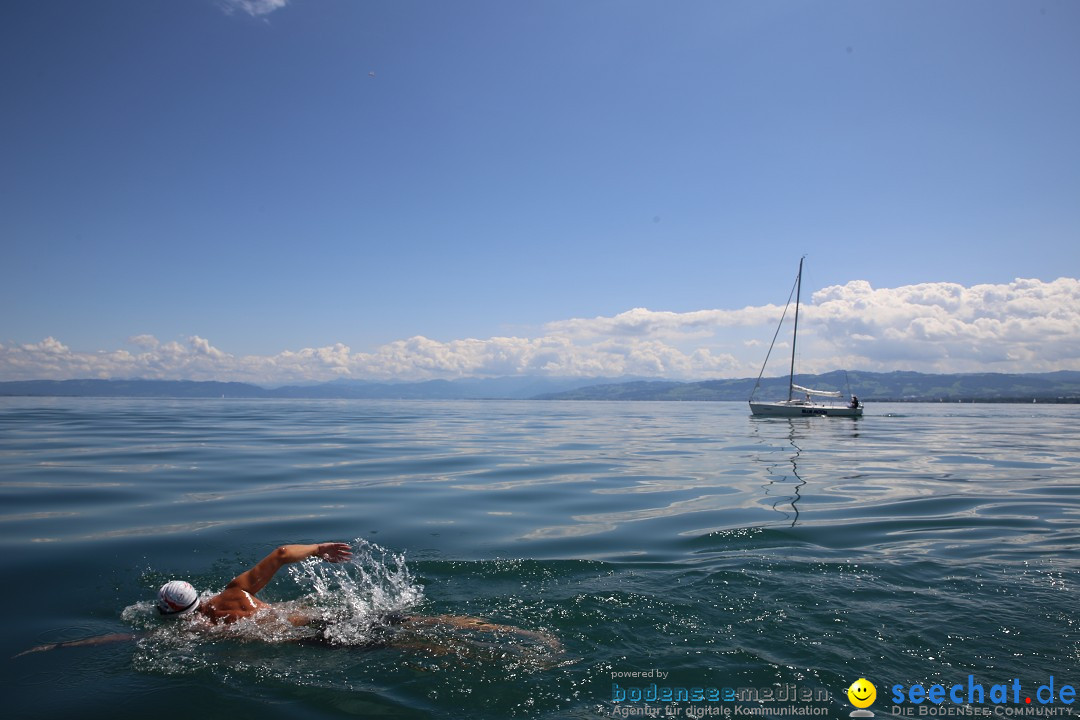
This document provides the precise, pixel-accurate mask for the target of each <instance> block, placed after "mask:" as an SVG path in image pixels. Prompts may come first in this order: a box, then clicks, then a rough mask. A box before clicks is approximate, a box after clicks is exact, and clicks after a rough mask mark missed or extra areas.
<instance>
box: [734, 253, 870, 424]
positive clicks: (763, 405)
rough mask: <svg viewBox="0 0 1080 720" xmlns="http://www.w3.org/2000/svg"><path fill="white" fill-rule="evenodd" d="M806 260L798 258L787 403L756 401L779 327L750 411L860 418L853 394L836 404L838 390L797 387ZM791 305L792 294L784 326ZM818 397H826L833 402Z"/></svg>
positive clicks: (857, 400) (759, 413)
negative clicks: (797, 348)
mask: <svg viewBox="0 0 1080 720" xmlns="http://www.w3.org/2000/svg"><path fill="white" fill-rule="evenodd" d="M805 259H806V258H805V257H803V258H800V259H799V275H798V276H797V277H796V279H795V327H794V329H793V330H792V332H791V371H790V373H789V374H788V396H787V400H775V401H772V402H758V401H755V400H754V395H756V394H757V390H758V386H759V385H761V376H762V375H764V374H765V365H766V364H768V362H769V355H771V354H772V349H773V345H775V344H776V337H777V335H779V334H780V327H777V328H776V335H773V341H772V344H770V345H769V352H768V353H766V354H765V363H764V364H762V366H761V372H760V373H758V379H757V383H755V384H754V391H753V392H752V393H750V412H751V413H752V414H754V415H766V416H770V415H771V416H773V417H809V416H814V415H821V416H825V417H860V416H861V415H862V414H863V406H862V403H860V402H859V399H858V398H857V397H855V396H854V395H852V396H851V402H849V403H844V402H836V400H839V399H840V398H842V397H843V395H841V394H840V392H838V391H832V390H814V389H812V388H808V387H803V386H802V385H796V384H795V341H796V340H797V339H798V336H799V300H800V296H801V295H802V269H803V260H805ZM790 305H791V296H790V295H789V296H788V305H787V306H785V307H784V314H783V315H782V316H781V317H780V323H781V325H783V322H784V317H786V316H787V309H788V306H790ZM796 395H798V396H796ZM818 398H826V399H828V400H831V402H827V401H823V400H820V399H818Z"/></svg>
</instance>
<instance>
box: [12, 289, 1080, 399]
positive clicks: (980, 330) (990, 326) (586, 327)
mask: <svg viewBox="0 0 1080 720" xmlns="http://www.w3.org/2000/svg"><path fill="white" fill-rule="evenodd" d="M803 311H804V314H803V316H802V317H803V318H804V319H805V322H800V328H802V330H801V331H800V334H799V340H800V360H799V369H800V370H802V371H805V372H818V371H825V370H831V369H836V368H851V369H862V370H921V371H925V372H969V371H987V372H1037V371H1051V370H1064V369H1074V370H1075V369H1080V280H1077V279H1074V278H1059V279H1058V280H1055V281H1053V282H1042V281H1040V280H1016V281H1014V282H1011V283H1008V284H1001V285H975V286H973V287H964V286H962V285H957V284H955V283H924V284H919V285H908V286H904V287H899V288H883V289H875V288H873V287H871V286H870V284H869V283H867V282H865V281H862V280H856V281H852V282H849V283H847V284H846V285H838V286H834V287H828V288H824V289H822V290H819V291H818V292H816V293H814V294H813V296H812V298H811V300H810V302H808V303H807V304H806V305H804V307H803ZM782 312H783V308H780V307H777V306H774V305H765V306H761V307H746V308H742V309H741V310H700V311H695V312H688V313H674V312H658V311H651V310H647V309H644V308H635V309H633V310H628V311H627V312H624V313H620V314H618V315H616V316H614V317H598V318H591V319H581V318H577V319H569V320H560V321H557V322H552V323H549V324H548V325H546V326H545V327H544V328H543V331H542V332H541V333H540V335H539V336H538V337H492V338H487V339H473V338H468V339H461V340H451V341H448V342H441V341H437V340H432V339H430V338H425V337H412V338H409V339H406V340H398V341H395V342H392V343H388V344H386V345H383V346H382V347H379V348H376V349H375V350H374V351H372V352H354V351H353V350H352V349H350V348H349V347H348V346H346V345H343V344H341V343H338V344H335V345H329V346H326V347H320V348H303V349H300V350H285V351H283V352H280V353H278V354H277V355H233V354H231V353H228V352H226V351H224V350H221V349H219V348H218V347H215V346H214V345H213V344H211V343H210V341H209V340H207V339H205V338H202V337H198V336H193V337H190V338H188V339H186V340H185V341H183V342H177V341H170V342H162V341H160V340H158V339H157V338H156V337H154V336H152V335H136V336H134V337H132V338H130V339H129V340H128V342H129V344H130V346H131V349H130V350H127V349H120V350H109V351H97V352H78V351H73V350H71V349H70V348H69V347H67V346H66V345H64V344H63V343H62V342H60V341H58V340H56V339H54V338H46V339H45V340H43V341H41V342H39V343H32V344H26V345H7V346H4V345H0V380H26V379H37V378H51V379H66V378H157V379H191V380H211V379H213V380H238V381H245V382H253V383H258V384H266V385H274V384H285V383H293V382H303V381H312V380H332V379H337V378H364V379H381V380H390V379H402V380H415V379H428V378H460V377H492V376H505V375H550V376H587V377H591V376H609V377H615V376H620V375H642V376H653V377H668V378H676V379H692V378H708V377H746V376H752V375H756V374H757V371H758V369H759V366H760V363H761V360H762V355H763V353H764V346H765V343H766V342H767V341H768V340H769V339H771V337H772V333H773V331H774V329H775V324H776V321H777V320H778V319H779V317H780V315H781V313H782ZM783 338H784V336H783V335H781V342H786V340H784V339H783ZM784 352H785V349H784V348H783V347H781V344H779V343H778V346H777V348H776V350H775V351H774V357H776V358H779V359H780V360H783V357H782V356H783V354H784ZM784 362H786V360H785V361H784ZM780 364H783V363H780ZM783 370H784V369H783V368H780V367H779V365H778V366H777V367H776V368H775V371H773V370H772V368H770V372H769V373H768V374H783V372H782V371H783Z"/></svg>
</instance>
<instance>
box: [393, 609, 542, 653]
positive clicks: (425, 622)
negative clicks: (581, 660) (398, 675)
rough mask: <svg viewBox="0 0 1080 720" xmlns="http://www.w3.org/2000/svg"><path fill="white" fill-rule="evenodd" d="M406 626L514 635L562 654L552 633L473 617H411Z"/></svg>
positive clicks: (406, 620)
mask: <svg viewBox="0 0 1080 720" xmlns="http://www.w3.org/2000/svg"><path fill="white" fill-rule="evenodd" d="M403 624H406V625H411V626H416V627H432V626H437V625H444V626H449V627H452V628H455V629H458V630H476V631H478V632H493V633H512V634H514V635H520V636H522V637H527V638H532V639H533V640H539V641H540V642H542V643H543V644H545V645H547V646H548V647H549V648H551V649H552V650H554V651H555V652H562V644H561V643H560V642H559V639H558V638H557V637H555V636H554V635H552V634H551V633H547V632H543V631H541V630H526V629H524V628H519V627H515V626H513V625H499V624H498V623H493V622H488V621H487V620H484V619H483V618H478V617H472V616H471V615H409V616H407V617H406V618H405V619H404V623H403Z"/></svg>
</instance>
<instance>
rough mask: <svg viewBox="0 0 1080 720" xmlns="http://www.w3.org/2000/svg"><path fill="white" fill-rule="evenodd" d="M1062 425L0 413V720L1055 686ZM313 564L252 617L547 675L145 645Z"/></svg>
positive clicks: (522, 707) (685, 412)
mask: <svg viewBox="0 0 1080 720" xmlns="http://www.w3.org/2000/svg"><path fill="white" fill-rule="evenodd" d="M1078 416H1080V408H1077V407H1076V406H1043V405H1025V406H1018V405H1011V406H1004V405H917V404H912V405H907V404H905V405H882V404H879V405H875V406H872V407H871V408H870V409H869V414H868V415H867V416H866V417H864V418H862V419H860V420H856V421H853V420H848V419H824V418H810V419H805V420H804V419H797V420H786V419H752V418H750V417H749V413H748V410H747V407H746V406H745V404H741V403H739V404H728V403H559V402H552V403H540V402H461V403H457V402H430V403H429V402H355V401H341V402H335V401H310V402H309V401H287V402H275V401H231V400H221V401H203V400H199V401H193V400H192V401H182V400H141V399H140V400H126V399H125V400H113V399H22V398H0V498H2V502H3V504H2V507H0V547H2V549H3V553H2V557H0V569H2V572H3V578H4V580H5V584H6V585H7V588H6V591H5V592H4V593H3V594H2V595H0V598H2V599H0V603H2V610H3V623H4V632H3V635H2V640H0V642H2V643H3V648H2V654H3V657H4V658H5V659H4V669H3V670H4V677H5V678H7V681H8V683H9V684H10V685H9V687H8V689H7V692H6V693H5V694H6V695H7V697H6V701H5V705H6V706H7V708H8V710H6V711H5V715H6V716H8V717H82V718H93V717H102V718H104V717H108V718H127V717H131V718H136V717H146V716H149V715H151V714H157V713H160V712H161V711H162V710H163V709H168V708H181V707H182V708H183V712H184V714H190V715H192V716H195V717H197V716H199V715H202V716H204V717H226V716H232V717H254V716H256V714H257V715H258V716H259V717H261V718H330V717H343V716H359V717H394V718H398V717H402V718H428V717H431V718H442V717H452V718H511V717H527V718H598V717H614V716H616V712H617V711H618V710H619V709H620V708H625V707H627V705H626V704H625V703H623V704H616V703H613V702H612V697H613V688H612V684H613V682H614V683H621V684H622V685H621V686H620V687H622V686H623V685H630V684H634V683H636V684H639V685H642V686H644V685H645V684H646V683H648V682H650V681H648V680H641V681H637V680H626V679H624V678H625V676H623V675H622V673H630V672H639V671H646V672H647V671H662V672H664V673H668V676H667V677H666V679H664V680H663V681H661V682H660V684H661V685H663V684H666V685H668V686H687V687H689V686H701V687H718V688H720V687H733V688H734V687H756V688H765V687H779V688H783V687H789V686H791V685H794V686H796V687H798V688H800V689H808V690H812V691H815V692H818V693H819V700H817V701H816V703H817V705H818V706H821V707H824V708H826V709H827V712H828V715H827V717H840V716H844V717H846V715H847V713H848V712H849V711H850V710H851V707H850V706H849V705H848V704H847V702H846V697H845V696H844V694H843V693H844V690H845V689H846V688H847V686H848V685H850V684H851V683H852V682H853V681H854V680H855V679H857V678H859V677H866V678H868V679H870V680H872V681H873V682H874V683H875V684H876V685H877V686H878V702H877V704H876V705H875V707H874V708H873V709H875V710H877V711H878V714H879V717H880V716H883V715H888V713H889V710H888V708H889V704H890V703H889V701H888V699H887V696H888V695H889V694H890V693H889V691H888V688H889V687H891V686H892V685H894V684H897V683H900V684H904V685H911V684H914V683H924V684H927V685H929V684H933V683H935V682H943V683H945V684H946V685H949V684H953V683H957V682H966V679H967V676H968V675H969V674H974V676H976V678H977V680H979V681H981V682H982V683H984V684H986V686H987V687H989V686H990V685H991V684H993V683H1005V682H1011V681H1012V679H1013V678H1018V679H1020V681H1021V683H1023V684H1024V686H1025V688H1029V689H1030V691H1031V692H1033V691H1034V688H1035V686H1037V685H1039V684H1042V683H1044V682H1045V681H1046V680H1047V678H1049V676H1050V675H1053V676H1054V677H1055V678H1057V682H1058V683H1059V684H1060V683H1065V682H1071V683H1072V684H1074V685H1078V684H1080V628H1078V627H1077V625H1076V623H1077V619H1076V615H1077V613H1076V611H1077V589H1078V582H1080V575H1078V571H1080V551H1078V548H1080V430H1078V419H1080V417H1078ZM321 540H346V541H350V542H353V543H354V546H355V547H356V549H357V560H356V562H355V563H353V564H350V565H347V566H345V565H343V566H329V565H325V564H324V565H320V566H317V567H316V566H295V567H294V568H293V572H284V571H283V572H282V573H280V574H279V575H278V578H277V579H276V580H275V581H274V582H273V583H272V584H271V585H270V586H269V587H267V588H266V590H264V591H263V593H262V594H263V595H264V596H265V597H266V598H267V599H268V600H271V601H283V602H284V601H289V602H294V603H297V604H308V605H315V606H325V607H328V608H335V609H336V610H335V611H342V612H344V611H345V610H347V612H349V613H353V615H351V616H350V617H362V616H363V613H365V612H372V611H374V610H378V609H387V608H391V609H402V610H409V611H410V612H422V613H455V614H469V615H478V616H482V617H485V618H490V619H492V620H496V621H499V622H504V623H509V624H513V625H517V626H520V627H523V628H530V629H543V630H547V631H549V632H551V633H554V634H555V635H557V636H558V637H559V638H560V639H561V641H562V645H563V648H564V651H563V652H562V653H561V654H555V653H544V652H541V651H540V650H538V649H537V648H535V647H528V646H527V644H526V643H522V642H518V641H516V640H514V639H512V638H511V639H507V638H503V637H494V638H491V637H488V638H485V637H463V638H457V639H453V638H451V639H448V640H446V641H445V643H444V644H443V645H442V646H440V647H441V650H439V651H431V650H430V649H429V650H416V649H413V650H409V649H405V650H403V649H393V648H389V649H388V648H384V649H375V650H372V649H362V648H358V647H349V646H340V647H320V646H312V645H300V644H296V643H281V642H278V643H271V642H266V640H268V639H273V638H265V637H259V636H258V632H260V631H251V632H249V633H247V634H245V633H240V634H238V635H237V636H214V637H210V638H205V637H203V638H199V637H192V636H191V635H190V634H185V633H184V632H182V631H180V630H177V626H176V625H173V626H165V627H163V626H162V624H161V623H160V622H159V621H157V620H156V619H155V618H153V616H152V611H151V609H150V602H149V600H150V598H151V597H152V596H153V593H154V590H155V589H156V587H157V586H158V585H160V584H161V583H162V582H163V581H164V580H166V579H169V578H173V577H177V578H182V579H186V580H189V581H191V582H193V583H194V584H196V586H198V587H200V588H201V589H204V590H208V591H213V590H219V589H220V588H222V587H223V586H224V584H225V583H227V582H228V580H229V579H231V578H232V577H233V576H234V575H236V574H237V573H238V572H240V571H242V570H243V569H245V568H246V567H248V566H249V565H251V564H252V563H254V562H256V561H257V560H259V559H260V558H261V557H262V556H263V555H265V554H266V552H268V551H269V550H270V549H272V548H273V547H274V546H276V545H278V544H281V543H284V542H316V541H321ZM343 609H344V610H343ZM131 631H139V632H145V633H148V634H147V635H146V636H145V637H143V638H142V639H141V640H139V641H138V642H129V643H120V644H113V645H107V646H101V647H88V648H87V647H80V648H67V649H61V650H55V651H52V652H40V653H34V654H30V655H24V656H22V657H19V658H17V659H13V658H12V657H11V656H13V655H15V654H16V653H18V652H20V651H22V650H25V649H27V648H29V647H32V646H35V645H38V644H41V643H45V642H53V641H60V640H69V639H76V638H82V637H87V636H92V635H98V634H105V633H117V632H131ZM614 674H619V675H618V677H614ZM655 681H656V680H653V682H655ZM639 705H640V703H639ZM716 705H719V703H712V704H711V705H710V703H707V702H704V703H697V704H694V703H690V704H683V708H684V710H686V709H688V708H691V707H696V708H697V709H702V708H708V707H710V706H716ZM765 707H767V708H772V707H776V705H769V704H766V705H765ZM8 713H11V714H8Z"/></svg>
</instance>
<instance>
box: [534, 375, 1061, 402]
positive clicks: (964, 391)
mask: <svg viewBox="0 0 1080 720" xmlns="http://www.w3.org/2000/svg"><path fill="white" fill-rule="evenodd" d="M755 382H756V380H755V379H753V378H742V379H737V380H706V381H703V382H688V383H683V382H666V381H652V382H649V381H645V382H640V381H639V382H629V383H618V384H607V385H596V386H592V387H584V388H579V389H577V390H568V391H563V392H559V393H548V394H545V395H541V396H540V397H539V399H545V400H739V401H746V400H747V399H749V397H750V393H751V392H753V390H754V383H755ZM795 382H796V383H797V384H799V385H803V386H804V387H814V388H816V389H820V390H839V391H841V392H842V393H844V394H845V395H848V394H850V393H852V392H854V393H855V394H856V395H858V396H859V398H860V399H861V400H870V401H875V400H876V401H878V402H889V401H892V402H938V401H947V402H956V401H975V402H1031V401H1032V400H1038V401H1040V402H1080V372H1075V371H1061V372H1053V373H1033V374H1023V375H1006V374H1001V373H970V374H968V373H965V374H959V375H930V374H925V373H916V372H891V373H872V372H856V371H852V372H844V371H843V370H837V371H834V372H830V373H825V374H822V375H796V376H795ZM787 390H788V379H787V378H786V377H782V378H763V379H762V381H761V387H760V388H759V389H758V391H757V394H756V397H758V398H760V399H762V400H770V399H781V398H786V397H787Z"/></svg>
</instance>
